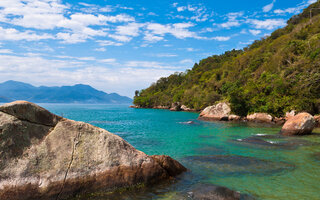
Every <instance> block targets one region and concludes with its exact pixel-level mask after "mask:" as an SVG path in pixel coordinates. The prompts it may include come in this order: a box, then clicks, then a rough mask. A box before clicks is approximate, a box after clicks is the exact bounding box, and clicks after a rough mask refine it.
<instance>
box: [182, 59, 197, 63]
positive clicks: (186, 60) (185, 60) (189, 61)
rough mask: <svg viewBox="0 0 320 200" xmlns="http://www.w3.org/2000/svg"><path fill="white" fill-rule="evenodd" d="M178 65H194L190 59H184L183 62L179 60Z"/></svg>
mask: <svg viewBox="0 0 320 200" xmlns="http://www.w3.org/2000/svg"><path fill="white" fill-rule="evenodd" d="M179 63H181V64H189V63H194V62H193V60H191V59H184V60H181V61H180V62H179Z"/></svg>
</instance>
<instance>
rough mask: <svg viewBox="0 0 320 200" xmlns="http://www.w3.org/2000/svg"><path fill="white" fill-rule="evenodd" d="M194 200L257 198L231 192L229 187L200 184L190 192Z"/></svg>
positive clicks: (244, 199)
mask: <svg viewBox="0 0 320 200" xmlns="http://www.w3.org/2000/svg"><path fill="white" fill-rule="evenodd" d="M188 194H189V197H190V198H191V199H192V200H240V199H241V200H254V199H255V198H253V197H251V196H249V195H246V194H241V193H240V192H237V191H234V190H231V189H229V188H227V187H223V186H218V185H212V184H199V185H197V186H195V187H194V189H193V190H192V191H191V192H188Z"/></svg>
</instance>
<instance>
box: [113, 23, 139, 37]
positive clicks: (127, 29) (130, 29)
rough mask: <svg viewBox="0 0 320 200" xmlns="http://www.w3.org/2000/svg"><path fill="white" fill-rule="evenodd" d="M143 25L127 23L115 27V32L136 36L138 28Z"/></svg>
mask: <svg viewBox="0 0 320 200" xmlns="http://www.w3.org/2000/svg"><path fill="white" fill-rule="evenodd" d="M142 26H143V24H138V23H129V24H126V25H123V26H118V27H117V34H119V35H128V36H138V35H139V29H140V28H141V27H142Z"/></svg>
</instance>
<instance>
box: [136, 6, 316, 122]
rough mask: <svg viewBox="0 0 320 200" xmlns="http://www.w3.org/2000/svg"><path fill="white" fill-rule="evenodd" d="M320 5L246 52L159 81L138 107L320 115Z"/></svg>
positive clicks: (216, 57)
mask: <svg viewBox="0 0 320 200" xmlns="http://www.w3.org/2000/svg"><path fill="white" fill-rule="evenodd" d="M311 8H320V2H319V1H318V2H317V3H314V4H312V5H310V6H309V7H308V8H306V9H305V10H304V11H303V12H302V13H301V14H299V15H296V16H293V17H292V18H291V19H290V20H288V25H287V26H286V27H284V28H281V29H278V30H276V31H274V32H273V33H272V34H271V35H270V36H268V37H266V38H263V39H261V40H257V41H255V42H253V43H252V44H251V45H250V46H248V47H246V48H244V49H243V50H231V51H227V52H225V53H224V54H222V55H214V56H211V57H208V58H206V59H203V60H201V61H200V62H199V63H196V64H195V65H194V66H193V68H192V69H191V70H187V71H186V72H184V73H175V74H172V75H170V76H169V77H166V78H161V79H159V80H158V81H157V82H156V83H153V84H152V85H151V86H150V87H149V88H147V89H143V90H141V91H136V96H135V98H134V104H135V105H137V106H141V107H149V108H152V107H154V106H159V105H163V106H169V105H171V103H173V102H180V103H181V104H184V105H186V106H188V107H190V108H194V109H197V110H200V109H203V108H205V107H206V106H208V105H212V104H214V103H215V102H218V101H222V100H228V101H229V102H230V103H231V108H232V111H233V112H234V113H235V114H238V115H242V116H244V115H246V114H248V113H253V112H267V113H270V114H273V115H275V116H280V115H283V114H284V112H286V111H289V110H292V109H295V110H297V111H302V110H303V111H308V112H310V113H312V114H315V113H319V111H320V15H319V13H320V10H319V9H313V10H312V15H313V17H312V18H311V19H310V9H311Z"/></svg>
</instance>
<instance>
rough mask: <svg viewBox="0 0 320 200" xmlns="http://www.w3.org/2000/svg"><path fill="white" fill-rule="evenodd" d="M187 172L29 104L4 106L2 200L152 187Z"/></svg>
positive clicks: (0, 115) (0, 122) (0, 120)
mask: <svg viewBox="0 0 320 200" xmlns="http://www.w3.org/2000/svg"><path fill="white" fill-rule="evenodd" d="M185 170H186V169H185V168H184V167H183V166H182V165H181V164H179V163H178V162H177V161H175V160H173V159H172V158H170V157H169V156H154V157H151V156H148V155H146V154H145V153H143V152H141V151H138V150H137V149H135V148H134V147H133V146H131V145H130V144H129V143H128V142H126V141H125V140H123V139H122V138H121V137H119V136H117V135H114V134H112V133H110V132H108V131H106V130H104V129H101V128H98V127H95V126H92V125H90V124H87V123H84V122H77V121H73V120H68V119H65V118H62V117H59V116H57V115H54V114H52V113H50V112H49V111H47V110H45V109H44V108H41V107H39V106H37V105H35V104H32V103H29V102H21V101H19V102H13V103H10V104H5V105H3V106H0V177H1V178H0V199H6V200H11V199H12V200H16V199H19V200H25V199H60V198H67V197H69V196H74V195H77V194H81V193H87V192H90V193H91V192H95V191H99V190H104V191H106V190H110V191H112V190H114V189H116V188H119V187H130V186H134V185H136V184H152V183H157V182H159V181H161V180H164V179H168V178H170V177H172V176H175V175H178V174H180V173H182V172H183V171H185Z"/></svg>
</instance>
